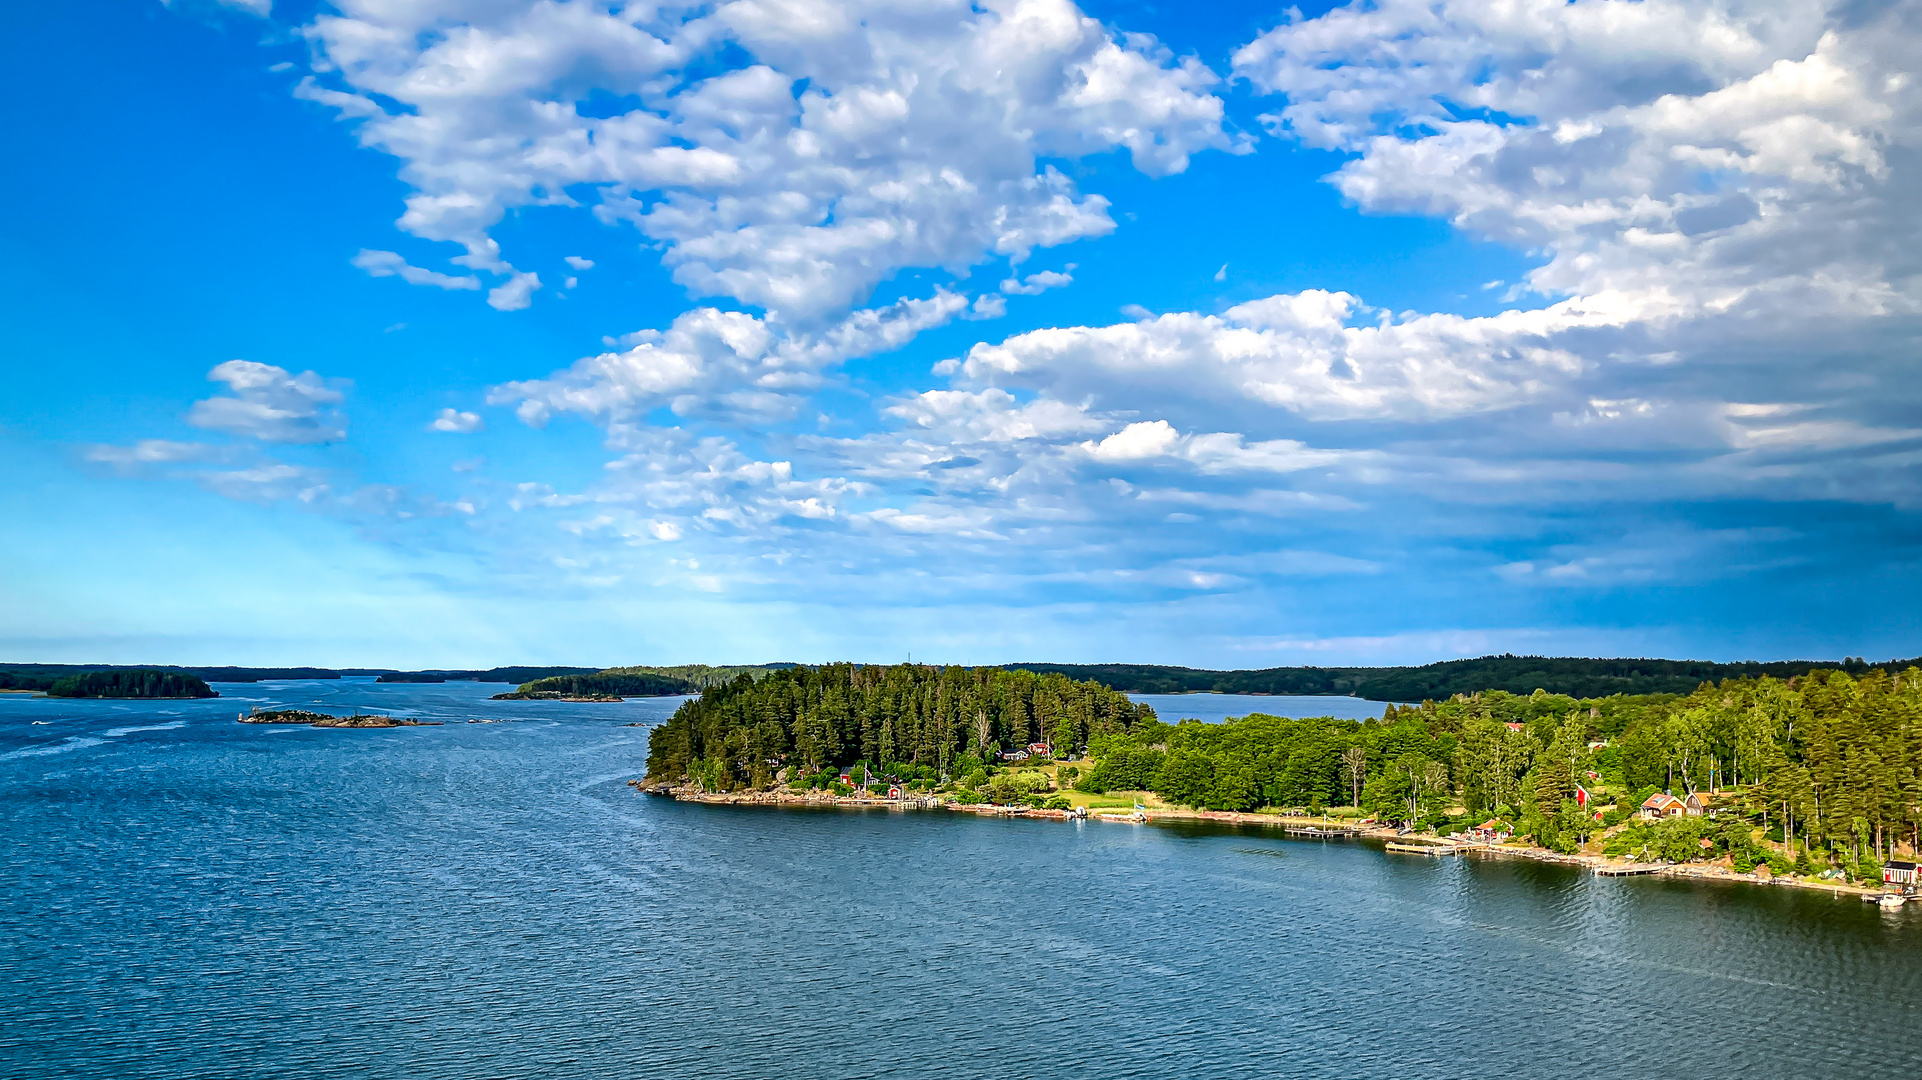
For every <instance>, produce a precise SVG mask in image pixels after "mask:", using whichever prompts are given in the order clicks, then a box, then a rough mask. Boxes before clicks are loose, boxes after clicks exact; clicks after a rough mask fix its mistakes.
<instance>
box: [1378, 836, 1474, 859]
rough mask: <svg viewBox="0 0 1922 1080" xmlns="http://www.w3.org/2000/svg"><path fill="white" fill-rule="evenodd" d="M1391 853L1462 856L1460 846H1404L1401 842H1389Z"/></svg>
mask: <svg viewBox="0 0 1922 1080" xmlns="http://www.w3.org/2000/svg"><path fill="white" fill-rule="evenodd" d="M1388 850H1389V851H1399V852H1402V853H1403V854H1406V855H1460V854H1461V853H1462V845H1460V844H1404V843H1402V842H1401V841H1399V840H1390V841H1388Z"/></svg>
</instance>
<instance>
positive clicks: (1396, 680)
mask: <svg viewBox="0 0 1922 1080" xmlns="http://www.w3.org/2000/svg"><path fill="white" fill-rule="evenodd" d="M1917 664H1922V659H1917V660H1892V661H1889V662H1887V663H1885V664H1876V665H1870V664H1868V663H1866V662H1864V661H1862V660H1860V659H1854V658H1850V659H1847V660H1842V661H1839V662H1838V661H1832V660H1831V661H1818V660H1780V661H1768V662H1760V661H1744V662H1740V663H1715V662H1712V661H1705V660H1620V659H1588V658H1583V657H1545V656H1511V655H1506V654H1504V655H1501V656H1483V657H1478V658H1476V659H1473V660H1445V661H1442V662H1440V663H1435V664H1427V665H1424V666H1421V667H1277V668H1261V669H1257V670H1241V671H1213V670H1208V669H1205V668H1187V667H1168V666H1164V665H1159V664H1048V663H1032V664H1030V663H1021V664H1007V665H1004V667H1006V668H1008V669H1010V670H1021V671H1033V672H1052V673H1054V674H1057V675H1065V676H1067V677H1068V678H1070V679H1073V680H1077V681H1087V680H1090V679H1092V680H1094V681H1095V682H1099V683H1101V684H1102V685H1103V686H1106V687H1108V688H1110V689H1113V690H1119V691H1122V692H1123V693H1131V694H1136V693H1138V694H1179V693H1194V692H1214V693H1222V694H1343V695H1351V696H1354V697H1359V698H1365V699H1367V700H1370V701H1401V702H1407V701H1427V700H1431V699H1432V700H1436V701H1441V700H1445V699H1447V698H1450V697H1453V696H1454V695H1456V694H1472V693H1476V692H1478V691H1482V690H1503V691H1506V692H1508V693H1511V694H1528V693H1532V692H1534V691H1535V690H1538V689H1539V690H1546V691H1548V692H1549V693H1551V694H1566V695H1570V696H1573V697H1579V698H1600V697H1607V696H1609V695H1610V694H1686V693H1689V692H1691V691H1693V690H1694V689H1695V687H1696V686H1698V685H1700V684H1702V683H1704V682H1720V681H1721V680H1724V679H1735V678H1760V677H1763V676H1768V677H1770V678H1775V679H1789V678H1794V677H1796V676H1798V675H1806V674H1808V673H1809V672H1811V671H1816V670H1836V671H1847V672H1850V673H1852V674H1858V675H1859V674H1861V673H1863V672H1866V671H1868V670H1869V669H1870V668H1871V667H1872V666H1873V667H1882V668H1886V669H1888V670H1891V671H1901V670H1904V669H1906V668H1908V667H1910V666H1914V665H1917ZM798 666H800V665H797V664H752V665H713V666H711V665H707V664H680V665H673V666H646V665H636V666H631V667H613V668H593V667H536V666H525V665H523V666H511V667H495V668H485V669H427V670H423V671H398V670H395V669H392V668H313V667H295V668H246V667H173V666H168V665H164V664H151V665H145V666H144V667H143V668H140V670H159V671H179V672H185V673H187V674H191V675H196V676H199V677H200V678H202V679H205V680H206V681H208V682H260V681H263V680H270V679H338V678H342V677H345V676H369V675H371V676H377V677H378V679H379V681H381V682H390V683H435V682H455V681H473V682H500V683H514V684H516V685H517V689H516V690H515V691H514V693H515V695H517V696H523V697H587V696H599V697H605V696H621V697H643V696H654V695H668V694H698V693H700V692H701V691H703V690H705V689H707V688H708V687H710V686H715V685H719V684H723V683H728V682H732V681H733V680H734V679H735V678H736V677H738V676H740V675H742V674H746V675H750V676H752V677H755V678H760V677H762V676H765V675H767V674H768V673H769V672H773V671H781V670H786V669H789V668H794V667H798ZM112 670H135V669H134V668H129V667H125V666H115V665H110V664H96V665H66V664H0V690H45V689H47V688H48V687H50V686H52V685H53V683H54V681H55V680H56V679H60V678H64V677H65V676H68V675H76V674H81V673H83V672H88V671H112Z"/></svg>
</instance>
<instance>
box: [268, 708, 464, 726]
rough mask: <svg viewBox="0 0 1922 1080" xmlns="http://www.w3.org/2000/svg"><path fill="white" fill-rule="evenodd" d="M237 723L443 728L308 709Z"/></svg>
mask: <svg viewBox="0 0 1922 1080" xmlns="http://www.w3.org/2000/svg"><path fill="white" fill-rule="evenodd" d="M234 719H236V720H238V721H240V722H241V723H243V724H304V725H306V726H307V727H323V728H389V727H439V726H440V724H441V721H439V720H411V719H408V718H406V717H402V716H376V715H372V714H368V713H354V714H353V715H351V716H335V715H333V714H331V713H319V712H311V711H309V710H307V709H255V710H254V711H252V712H250V713H242V714H240V715H239V716H237V717H235V718H234Z"/></svg>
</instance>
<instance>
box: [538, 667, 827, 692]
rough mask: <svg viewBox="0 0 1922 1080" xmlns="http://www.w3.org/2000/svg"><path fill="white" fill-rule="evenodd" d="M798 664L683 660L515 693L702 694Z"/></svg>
mask: <svg viewBox="0 0 1922 1080" xmlns="http://www.w3.org/2000/svg"><path fill="white" fill-rule="evenodd" d="M799 666H800V665H798V664H757V665H754V666H752V667H746V666H735V667H710V666H708V665H707V664H682V665H679V666H677V667H618V668H608V669H606V670H604V671H597V672H594V673H593V674H578V675H561V676H557V677H554V678H545V679H534V680H532V681H529V682H524V683H522V684H521V685H520V687H519V689H517V690H515V691H514V694H515V696H525V697H533V696H536V695H550V694H560V695H561V696H563V697H587V696H590V695H594V694H614V695H617V696H620V697H670V696H673V695H676V694H698V693H700V692H701V691H703V690H706V689H708V688H710V687H716V686H726V685H728V684H730V683H732V682H734V681H735V680H736V679H739V678H742V677H746V678H748V679H750V680H752V679H759V678H765V677H766V676H767V675H769V674H771V673H773V672H776V671H785V670H787V669H789V668H795V667H799Z"/></svg>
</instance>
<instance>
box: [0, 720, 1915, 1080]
mask: <svg viewBox="0 0 1922 1080" xmlns="http://www.w3.org/2000/svg"><path fill="white" fill-rule="evenodd" d="M220 689H221V690H222V691H223V692H224V693H226V694H227V695H228V696H227V697H225V698H222V699H220V700H218V701H211V702H157V703H128V704H114V703H109V702H59V701H49V700H46V699H27V698H19V697H10V696H9V697H0V1074H3V1075H5V1076H8V1077H43V1076H79V1077H116V1078H118V1077H233V1078H243V1077H246V1078H251V1077H294V1076H326V1077H335V1076H339V1077H402V1076H405V1077H463V1078H465V1077H490V1076H495V1077H660V1076H700V1077H744V1078H757V1080H758V1078H763V1077H772V1076H819V1077H837V1078H838V1077H869V1076H926V1077H982V1078H994V1077H1020V1078H1029V1077H1101V1078H1108V1077H1242V1076H1247V1077H1256V1076H1262V1077H1331V1078H1332V1077H1343V1078H1355V1077H1364V1078H1374V1077H1382V1078H1389V1077H1400V1078H1409V1077H1464V1076H1482V1075H1489V1076H1498V1077H1505V1078H1508V1077H1556V1078H1561V1077H1565V1076H1568V1075H1571V1074H1573V1075H1595V1076H1603V1077H1673V1076H1683V1075H1691V1076H1695V1077H1702V1078H1719V1077H1736V1076H1740V1077H1745V1078H1753V1077H1763V1078H1773V1077H1830V1076H1833V1077H1842V1076H1847V1077H1905V1078H1906V1077H1913V1076H1914V1075H1915V1073H1916V1065H1917V1062H1918V1061H1922V1024H1918V1023H1917V1021H1918V1015H1917V1005H1916V1002H1917V1001H1918V997H1919V995H1922V913H1914V912H1909V911H1907V910H1903V911H1899V912H1894V913H1883V912H1880V911H1878V910H1877V909H1876V908H1874V907H1873V906H1870V905H1865V904H1861V903H1856V902H1839V901H1836V900H1834V899H1832V898H1830V897H1829V896H1828V895H1826V894H1820V893H1809V892H1804V891H1798V890H1788V889H1767V888H1760V887H1744V886H1714V885H1691V884H1687V883H1681V882H1670V881H1657V880H1646V879H1628V880H1615V879H1597V878H1592V877H1586V876H1583V875H1581V874H1579V873H1576V872H1572V871H1569V870H1566V869H1564V868H1560V867H1554V866H1545V865H1539V864H1533V863H1525V862H1510V861H1474V860H1470V861H1436V860H1431V859H1425V858H1419V857H1400V856H1389V855H1385V854H1383V853H1382V852H1380V851H1378V850H1375V849H1373V848H1370V847H1366V846H1362V845H1359V844H1341V843H1319V844H1318V843H1308V842H1293V841H1287V840H1282V839H1278V838H1276V837H1273V836H1270V835H1266V834H1264V833H1261V832H1256V831H1248V832H1234V831H1224V830H1199V829H1192V830H1184V829H1176V828H1158V827H1140V826H1130V825H1116V824H1104V823H1086V824H1080V825H1075V824H1064V823H1058V822H1040V821H1020V820H1014V821H1003V820H979V819H975V818H972V817H964V816H961V815H952V814H945V813H920V814H903V813H889V812H886V811H874V812H831V811H830V812H811V813H810V812H798V811H777V810H753V809H732V808H718V807H702V806H689V805H681V804H676V803H673V802H667V801H662V800H659V799H650V798H647V797H644V796H640V795H637V794H635V793H634V792H633V790H632V789H631V788H629V787H627V786H626V783H625V782H626V780H628V779H629V778H631V777H633V776H634V775H636V774H637V772H638V771H639V770H640V768H641V764H642V759H643V756H644V754H645V747H646V729H644V728H639V727H626V726H623V725H625V724H628V723H633V722H644V721H647V720H651V719H658V718H660V717H663V716H665V715H666V714H667V713H668V712H669V711H671V710H672V708H673V705H674V702H673V701H671V700H669V701H637V702H628V703H623V704H608V705H570V704H561V703H545V702H488V701H485V700H484V698H485V697H486V695H487V694H488V693H491V692H494V691H497V690H499V689H500V687H497V686H475V685H473V684H460V683H454V684H446V685H439V686H374V685H371V684H367V683H345V684H342V683H283V684H268V685H262V686H252V687H249V686H223V687H221V688H220ZM236 698H238V699H240V700H236ZM250 699H251V700H250ZM316 699H318V700H316ZM255 703H261V704H267V703H273V704H287V705H316V704H318V705H319V706H322V707H327V708H333V709H340V710H345V709H347V708H350V707H355V706H358V707H362V708H372V709H381V710H390V711H396V712H403V711H404V712H410V713H413V714H416V715H421V716H423V717H431V718H443V719H448V720H451V721H454V722H452V723H449V724H447V725H446V726H443V727H420V728H402V729H392V730H312V729H306V728H271V727H259V726H252V725H240V724H236V723H234V722H233V719H232V718H233V714H234V712H235V711H236V710H237V709H240V708H243V707H245V706H247V705H251V704H255ZM482 716H485V717H511V718H515V720H516V722H514V723H503V724H488V725H481V724H467V723H463V722H461V721H465V720H466V719H468V718H470V717H482ZM34 720H43V721H48V723H47V724H45V725H42V726H34V725H33V724H32V723H31V722H32V721H34Z"/></svg>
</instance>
